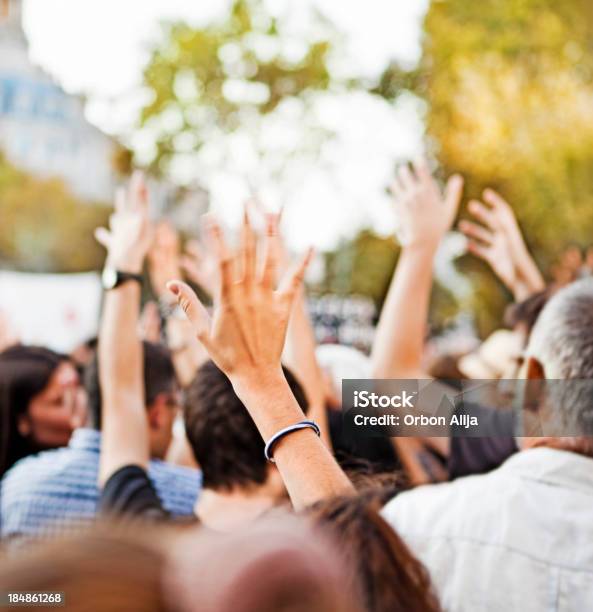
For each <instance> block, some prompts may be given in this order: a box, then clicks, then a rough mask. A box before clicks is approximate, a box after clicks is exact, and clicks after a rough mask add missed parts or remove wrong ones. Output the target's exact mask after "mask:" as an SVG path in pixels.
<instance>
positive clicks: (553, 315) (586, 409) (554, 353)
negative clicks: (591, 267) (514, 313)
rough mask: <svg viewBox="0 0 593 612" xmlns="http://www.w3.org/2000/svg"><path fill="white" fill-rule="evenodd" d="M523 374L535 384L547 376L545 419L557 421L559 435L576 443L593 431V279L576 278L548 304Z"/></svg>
mask: <svg viewBox="0 0 593 612" xmlns="http://www.w3.org/2000/svg"><path fill="white" fill-rule="evenodd" d="M522 373H523V377H524V378H526V379H527V380H528V381H530V382H531V383H532V384H531V385H530V387H529V388H530V389H535V388H536V385H534V384H533V383H534V382H535V383H538V381H545V385H544V384H543V383H541V382H540V383H538V385H539V386H538V387H537V388H541V389H544V390H545V394H544V395H545V398H546V400H545V402H543V404H545V405H543V406H542V408H541V409H540V415H539V418H541V419H543V421H542V422H544V424H545V422H549V423H550V424H552V423H553V424H555V428H556V429H555V431H556V435H561V434H565V435H566V436H567V437H568V436H570V437H572V442H571V444H574V442H575V440H577V439H579V438H580V439H581V442H584V441H585V438H586V437H588V436H589V437H590V436H592V435H593V279H591V278H588V279H583V280H580V281H577V282H574V283H572V284H571V285H569V286H568V287H565V288H563V289H561V290H560V291H558V293H556V294H555V295H554V296H553V297H552V298H551V299H550V301H549V302H548V303H547V304H546V306H545V308H544V309H543V311H542V312H541V314H540V316H539V318H538V319H537V322H536V324H535V326H534V328H533V330H532V332H531V336H530V339H529V343H528V346H527V357H526V362H525V364H524V367H523V372H522ZM558 427H559V428H558ZM590 440H591V438H590ZM567 444H568V442H567ZM569 445H570V444H569ZM589 445H590V442H589Z"/></svg>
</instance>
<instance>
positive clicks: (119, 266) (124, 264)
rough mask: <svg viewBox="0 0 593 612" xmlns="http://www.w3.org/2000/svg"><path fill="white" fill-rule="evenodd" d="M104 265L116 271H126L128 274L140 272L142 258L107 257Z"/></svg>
mask: <svg viewBox="0 0 593 612" xmlns="http://www.w3.org/2000/svg"><path fill="white" fill-rule="evenodd" d="M105 267H106V268H109V269H111V270H116V271H117V272H126V273H128V274H142V268H143V260H142V259H138V258H131V257H130V258H127V257H125V258H124V257H122V258H115V257H114V258H110V257H107V261H106V262H105Z"/></svg>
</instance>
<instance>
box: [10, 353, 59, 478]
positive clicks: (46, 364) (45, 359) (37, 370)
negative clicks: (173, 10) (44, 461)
mask: <svg viewBox="0 0 593 612" xmlns="http://www.w3.org/2000/svg"><path fill="white" fill-rule="evenodd" d="M66 360H67V357H66V356H65V355H60V354H59V353H55V352H54V351H51V350H49V349H46V348H42V347H37V346H23V345H16V346H12V347H10V348H8V349H6V350H5V351H3V352H2V353H0V426H1V428H0V477H1V476H2V475H3V474H4V472H6V470H8V469H9V468H10V467H11V466H12V465H13V464H14V463H15V462H16V461H18V460H19V459H21V458H22V457H25V456H27V455H28V454H30V453H32V452H36V450H38V449H36V448H35V447H34V446H32V443H31V441H30V440H29V439H27V438H24V437H23V436H21V435H20V433H19V431H18V427H17V423H18V418H19V416H20V415H22V414H24V413H25V412H26V411H27V409H28V406H29V403H30V402H31V400H32V399H33V398H34V397H35V396H36V395H38V394H39V393H41V392H42V391H43V389H44V388H45V387H46V386H47V384H48V383H49V380H50V378H51V376H52V374H53V373H54V372H55V371H56V369H57V368H58V366H59V365H60V364H61V363H63V362H64V361H66Z"/></svg>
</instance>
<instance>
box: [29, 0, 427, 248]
mask: <svg viewBox="0 0 593 612" xmlns="http://www.w3.org/2000/svg"><path fill="white" fill-rule="evenodd" d="M427 2H428V0H406V1H404V0H365V1H364V2H360V0H292V2H290V0H268V3H269V5H270V7H271V9H272V10H274V11H282V10H286V9H287V7H288V6H290V10H291V20H292V21H291V23H294V24H295V25H294V27H295V29H297V30H298V28H299V27H300V25H301V24H304V23H305V22H306V21H307V15H308V13H307V11H308V10H309V8H310V6H313V7H315V8H317V9H318V10H320V11H321V12H322V13H323V14H324V15H325V16H326V17H328V18H329V19H330V20H331V21H332V22H334V23H335V24H336V26H337V28H338V29H339V30H340V31H341V32H343V33H344V34H345V36H346V41H347V57H345V58H344V62H345V64H346V65H347V66H348V67H349V68H350V69H352V70H353V71H355V72H357V73H360V74H367V75H376V74H379V73H380V72H381V70H382V69H383V68H384V67H385V65H386V63H387V61H388V60H389V59H390V58H396V59H398V60H400V61H401V62H404V63H406V64H408V65H413V64H414V63H415V62H416V61H417V60H418V59H419V56H420V31H421V30H420V25H421V20H422V17H423V14H424V12H425V10H426V6H427ZM228 4H229V3H228V1H226V0H218V2H212V1H211V2H206V1H204V0H202V1H190V0H100V1H99V0H51V1H48V0H25V7H24V23H25V30H26V32H27V35H28V38H29V41H30V45H31V55H32V58H33V60H34V61H35V62H36V63H38V64H40V65H41V66H42V67H43V68H45V69H46V70H47V71H48V72H50V73H51V74H52V75H54V76H55V78H57V80H58V81H59V82H60V83H61V84H62V85H63V87H64V88H65V89H66V90H67V91H69V92H73V93H84V94H85V95H87V97H88V100H89V103H88V107H87V116H88V117H89V119H90V120H91V121H92V122H93V123H95V124H97V125H98V126H99V127H101V128H102V129H104V130H105V131H107V132H110V133H113V134H116V135H119V136H121V137H123V138H124V139H125V140H126V142H130V143H132V144H134V145H136V146H138V147H140V148H141V144H139V143H138V142H136V140H135V139H134V136H133V126H134V119H135V117H136V113H137V110H138V108H139V105H140V104H141V103H142V100H143V95H142V91H141V90H140V88H139V85H140V79H141V71H142V67H143V65H144V64H145V62H146V60H147V58H148V49H149V48H150V46H151V43H154V41H156V40H158V36H159V21H160V20H163V19H165V20H166V19H173V20H186V21H188V22H190V23H192V24H206V23H207V22H208V21H209V20H211V19H213V18H215V17H216V16H217V15H221V14H224V11H225V10H226V9H227V7H228ZM315 112H316V113H317V119H319V118H321V120H322V121H324V122H326V123H327V124H328V125H329V126H331V127H333V128H335V129H336V130H337V132H338V139H337V142H336V143H335V144H334V145H332V146H330V147H328V150H327V151H324V161H326V162H327V165H326V166H325V167H318V166H316V167H309V168H307V167H300V166H299V167H297V165H296V164H295V168H294V169H291V170H290V171H288V172H287V176H286V177H283V179H282V181H280V182H279V181H278V180H274V179H272V178H270V177H268V179H267V180H266V179H265V178H263V179H262V187H261V190H262V192H263V194H264V196H267V197H268V198H270V199H282V201H284V202H285V203H286V204H287V212H286V216H287V223H290V232H289V233H290V235H289V239H290V241H291V242H292V244H293V245H294V246H295V247H297V248H303V247H304V246H305V245H306V244H309V243H313V244H315V245H316V246H317V247H319V248H331V247H332V246H334V245H335V242H336V240H337V239H339V238H340V237H343V236H351V235H352V234H353V233H354V232H355V231H356V230H357V229H359V228H360V227H363V226H365V225H372V226H374V227H375V228H376V229H378V230H379V231H382V232H384V233H385V232H387V231H390V230H391V229H392V227H393V219H392V214H391V209H390V206H389V201H388V199H387V197H386V196H385V194H384V187H385V186H386V184H387V183H388V182H389V178H390V174H391V172H392V171H393V164H394V162H395V161H396V160H398V159H402V158H405V157H409V156H414V155H417V154H418V153H419V152H420V150H421V147H422V135H423V127H422V122H421V117H420V113H419V106H418V103H417V102H416V101H415V100H413V99H403V100H402V101H401V103H400V104H398V106H397V107H395V108H394V107H392V106H390V105H388V104H386V103H384V102H381V101H377V100H371V99H369V97H368V96H366V95H362V94H356V93H355V94H352V95H348V96H342V97H341V98H340V99H339V100H337V99H328V100H324V101H322V102H321V103H320V104H319V105H318V107H317V108H316V111H315ZM297 123H298V122H297ZM266 129H267V130H268V132H267V133H268V134H272V133H276V132H278V126H277V125H276V126H271V127H270V126H268V127H266ZM274 129H275V130H276V132H274ZM280 131H281V130H280ZM284 131H286V130H284ZM278 139H279V140H278V141H274V147H275V148H276V149H278V148H280V150H282V147H285V148H286V147H289V146H290V143H291V142H292V141H291V136H290V135H287V134H283V135H281V136H279V137H278ZM239 141H240V135H239V136H238V140H237V142H235V143H233V144H232V147H231V151H232V152H233V153H234V158H233V159H232V163H234V164H236V168H238V170H237V171H236V172H234V170H235V168H233V170H231V169H229V168H228V167H221V165H220V164H217V163H216V159H217V157H216V155H213V154H212V151H210V152H209V153H208V152H207V154H205V156H203V157H202V158H201V159H200V160H197V161H196V160H192V161H191V163H190V164H189V165H188V166H187V167H184V168H180V170H179V179H180V180H182V181H185V180H189V178H191V176H192V174H193V175H195V174H196V173H198V174H199V175H200V180H201V181H202V182H204V183H205V184H206V185H207V187H208V188H209V189H210V191H211V194H212V205H213V208H214V209H215V210H217V211H220V212H221V213H222V214H223V215H224V216H225V217H226V218H234V217H236V216H237V214H238V211H239V208H240V204H241V199H242V198H243V197H244V196H245V182H244V180H242V178H241V177H244V176H245V175H248V174H249V175H250V176H251V174H252V173H253V172H254V171H256V170H254V168H253V160H251V161H249V159H248V158H249V155H248V154H242V151H244V150H245V149H244V148H243V149H242V143H241V142H239ZM278 142H281V145H278ZM264 174H265V172H264ZM264 199H265V198H264Z"/></svg>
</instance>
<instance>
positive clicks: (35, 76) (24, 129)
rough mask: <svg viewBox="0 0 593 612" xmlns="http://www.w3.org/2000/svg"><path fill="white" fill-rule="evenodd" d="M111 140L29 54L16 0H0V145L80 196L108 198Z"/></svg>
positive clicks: (111, 172)
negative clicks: (35, 63) (33, 61)
mask: <svg viewBox="0 0 593 612" xmlns="http://www.w3.org/2000/svg"><path fill="white" fill-rule="evenodd" d="M116 146H117V143H116V142H115V141H114V140H113V139H111V138H110V137H109V136H107V135H106V134H104V133H103V132H101V131H100V130H99V129H98V128H96V127H95V126H93V125H91V124H90V123H89V122H88V121H87V120H86V118H85V116H84V101H83V99H81V98H80V97H78V96H73V95H69V94H67V93H66V92H64V90H63V89H62V88H61V87H60V86H59V85H58V84H57V83H56V82H55V81H54V80H53V79H52V77H51V76H50V75H48V74H47V73H45V72H44V71H43V70H41V69H40V68H39V67H37V66H35V65H33V64H32V63H31V61H30V59H29V49H28V43H27V39H26V37H25V33H24V31H23V27H22V0H0V149H1V150H2V151H3V152H4V154H5V155H6V157H7V158H8V159H9V160H10V161H11V162H12V163H13V164H14V165H16V166H18V167H20V168H23V169H24V170H27V171H28V172H31V173H32V174H34V175H35V176H39V177H43V178H45V177H52V176H57V177H60V178H61V179H63V180H64V181H65V182H66V183H67V185H68V186H69V187H70V189H71V190H72V191H73V192H74V193H75V194H76V195H78V196H79V197H81V198H82V199H85V200H96V201H103V202H108V201H110V200H111V198H112V194H113V190H114V187H115V182H116V175H115V170H114V167H113V164H112V160H113V155H114V152H115V148H116Z"/></svg>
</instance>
